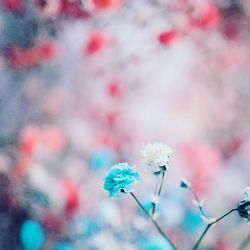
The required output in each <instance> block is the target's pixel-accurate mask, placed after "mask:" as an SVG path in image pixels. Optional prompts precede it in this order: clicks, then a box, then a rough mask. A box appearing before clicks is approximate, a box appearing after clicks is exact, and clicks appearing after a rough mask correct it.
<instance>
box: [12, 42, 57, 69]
mask: <svg viewBox="0 0 250 250" xmlns="http://www.w3.org/2000/svg"><path fill="white" fill-rule="evenodd" d="M56 54H57V49H56V45H55V43H54V42H53V41H44V42H41V43H40V44H38V45H36V46H35V47H32V48H22V47H20V46H18V45H14V46H12V47H10V49H9V51H8V53H7V59H8V60H9V63H10V66H11V67H13V68H15V69H20V68H28V67H32V66H36V65H39V64H41V63H43V62H46V61H49V60H51V59H53V58H54V57H55V56H56Z"/></svg>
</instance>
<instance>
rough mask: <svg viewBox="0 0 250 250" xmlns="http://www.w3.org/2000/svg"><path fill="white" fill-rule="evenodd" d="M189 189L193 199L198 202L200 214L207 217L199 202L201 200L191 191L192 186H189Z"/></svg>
mask: <svg viewBox="0 0 250 250" xmlns="http://www.w3.org/2000/svg"><path fill="white" fill-rule="evenodd" d="M189 190H190V192H191V194H192V195H193V197H194V199H195V200H196V201H197V202H198V204H199V210H200V212H201V214H202V215H203V216H204V217H206V218H208V216H207V215H206V213H205V211H204V209H203V207H202V206H201V205H200V204H201V200H200V199H199V197H198V195H197V194H196V193H195V192H194V191H193V189H192V188H190V189H189Z"/></svg>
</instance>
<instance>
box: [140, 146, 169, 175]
mask: <svg viewBox="0 0 250 250" xmlns="http://www.w3.org/2000/svg"><path fill="white" fill-rule="evenodd" d="M141 152H142V155H143V163H144V164H145V165H146V166H149V167H151V168H152V170H153V172H159V171H162V170H166V169H167V168H168V162H169V159H170V156H171V155H172V150H171V148H170V147H169V146H168V145H166V144H164V143H161V142H155V143H149V144H147V145H146V146H145V147H144V148H143V149H142V151H141Z"/></svg>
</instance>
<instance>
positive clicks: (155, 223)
mask: <svg viewBox="0 0 250 250" xmlns="http://www.w3.org/2000/svg"><path fill="white" fill-rule="evenodd" d="M130 194H131V196H132V197H133V198H134V200H135V201H136V203H137V204H138V206H139V207H140V208H141V209H142V210H143V212H144V213H145V214H146V216H147V217H148V218H149V219H150V220H151V222H152V223H153V224H154V226H155V227H156V229H157V230H158V232H159V233H160V234H161V235H162V236H163V237H164V238H165V239H166V240H167V241H168V242H169V244H170V245H171V246H172V248H173V249H174V250H177V248H176V246H175V245H174V244H173V243H172V242H171V240H170V239H169V238H168V236H167V235H166V234H165V233H164V231H163V230H162V229H161V227H160V226H159V225H158V223H157V222H156V221H155V220H154V219H153V218H152V217H151V216H150V215H149V214H148V212H147V210H146V209H145V208H144V207H143V205H142V204H141V202H140V201H139V200H138V199H137V198H136V196H135V195H134V194H133V193H132V192H131V193H130Z"/></svg>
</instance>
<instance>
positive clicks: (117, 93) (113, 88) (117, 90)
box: [108, 82, 122, 97]
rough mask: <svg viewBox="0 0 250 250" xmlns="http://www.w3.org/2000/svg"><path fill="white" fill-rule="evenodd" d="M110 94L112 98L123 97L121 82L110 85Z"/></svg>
mask: <svg viewBox="0 0 250 250" xmlns="http://www.w3.org/2000/svg"><path fill="white" fill-rule="evenodd" d="M108 93H109V95H110V96H112V97H121V96H122V89H121V84H120V83H119V82H111V83H110V84H109V85H108Z"/></svg>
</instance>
